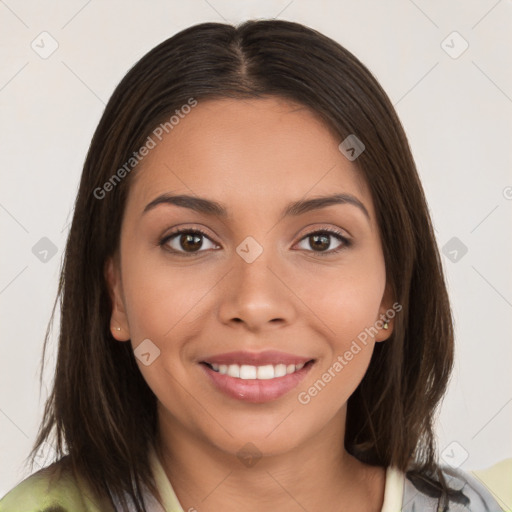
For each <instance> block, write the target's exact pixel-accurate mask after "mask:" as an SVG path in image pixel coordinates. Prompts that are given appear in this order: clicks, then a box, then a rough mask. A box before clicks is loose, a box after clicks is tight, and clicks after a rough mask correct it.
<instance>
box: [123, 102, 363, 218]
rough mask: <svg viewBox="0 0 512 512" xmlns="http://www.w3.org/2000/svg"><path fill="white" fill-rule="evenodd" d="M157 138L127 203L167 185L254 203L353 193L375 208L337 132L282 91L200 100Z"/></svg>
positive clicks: (148, 196) (139, 205)
mask: <svg viewBox="0 0 512 512" xmlns="http://www.w3.org/2000/svg"><path fill="white" fill-rule="evenodd" d="M153 139H155V137H154V136H153ZM155 142H156V146H155V147H154V148H153V149H152V150H151V151H150V152H149V154H148V155H147V156H146V157H145V158H144V160H143V161H142V162H141V163H140V164H139V166H138V168H137V172H136V174H135V175H134V176H133V178H134V180H133V182H132V184H131V187H130V194H129V204H132V205H133V204H136V205H137V208H138V209H140V208H144V206H145V205H146V204H147V203H148V202H150V201H151V200H152V199H154V197H156V196H157V195H159V194H162V193H166V192H182V193H188V194H192V195H194V194H195V195H198V196H202V197H205V196H206V197H211V198H215V199H216V200H217V201H219V202H222V203H224V204H227V205H230V204H231V205H233V206H234V205H235V204H238V205H239V206H240V207H242V206H243V205H248V204H252V205H253V206H254V208H256V209H258V205H259V207H260V208H262V207H263V205H266V206H267V208H268V205H269V204H272V205H273V204H277V202H279V203H281V202H287V201H289V200H297V199H300V198H303V197H304V196H307V195H312V196H315V195H323V194H329V193H331V194H332V193H334V192H349V193H352V194H354V195H357V196H358V197H359V198H360V199H361V200H364V202H365V203H366V205H367V208H368V209H369V210H370V211H371V210H372V205H371V197H370V194H369V190H368V188H367V185H366V182H365V180H364V178H363V176H362V175H361V171H359V170H358V169H357V167H356V166H355V165H354V164H353V163H352V162H350V161H349V160H347V159H346V158H345V156H344V155H343V154H342V153H341V152H340V151H339V149H338V145H339V143H340V142H341V140H339V137H338V136H337V135H336V134H335V133H334V131H333V130H332V129H331V128H330V127H329V126H328V125H327V124H326V123H324V122H323V121H322V120H321V119H320V117H319V116H318V115H317V114H316V113H315V112H312V111H311V110H310V109H308V108H307V107H305V106H303V105H300V104H297V103H293V102H290V101H288V100H285V99H282V98H276V97H267V98H264V99H248V100H243V99H228V98H226V99H215V100H206V101H199V102H198V104H197V106H195V107H194V108H193V109H191V110H190V112H189V113H188V114H186V115H184V114H182V117H181V118H180V119H179V122H178V123H177V124H174V125H173V127H172V129H171V130H169V133H168V134H165V132H164V135H163V136H161V140H160V141H159V140H158V139H155ZM228 207H229V206H228ZM372 217H373V215H372Z"/></svg>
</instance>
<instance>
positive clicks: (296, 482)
mask: <svg viewBox="0 0 512 512" xmlns="http://www.w3.org/2000/svg"><path fill="white" fill-rule="evenodd" d="M345 411H346V410H345V409H343V411H342V412H341V413H340V414H339V415H337V416H336V417H334V418H333V419H332V420H331V421H330V422H329V423H328V424H327V425H326V426H325V428H324V429H322V431H320V432H318V433H317V434H316V435H315V436H313V438H308V439H307V440H306V441H305V442H304V443H302V444H301V445H299V446H296V447H294V448H293V449H292V450H289V451H287V452H286V453H282V454H279V455H272V456H262V457H261V458H259V459H258V458H254V459H252V460H251V458H250V457H249V458H248V459H246V458H242V457H240V456H239V455H237V454H236V453H227V452H226V451H223V450H222V449H220V448H218V447H217V446H214V445H212V444H211V443H209V442H208V440H207V439H205V438H204V437H201V436H200V435H197V434H194V433H193V432H191V431H190V430H189V429H187V428H184V426H183V425H181V424H179V423H177V422H176V421H174V420H173V419H171V418H169V417H168V416H165V415H164V414H161V415H160V416H159V418H160V421H159V437H158V452H159V455H160V458H161V463H162V466H163V468H164V470H165V473H166V475H167V477H168V479H169V481H170V482H171V484H172V487H173V489H174V492H175V493H176V496H177V497H178V500H179V501H180V504H181V505H182V508H183V510H185V511H189V510H190V511H194V510H197V511H199V510H200V511H201V512H209V511H218V510H223V511H224V512H231V511H235V510H236V511H239V510H244V511H246V512H252V511H258V512H261V511H262V510H287V511H295V510H297V511H302V512H303V511H304V510H323V511H325V512H327V511H330V510H332V511H336V512H338V511H339V510H346V511H349V510H354V511H355V510H358V511H359V510H361V506H362V504H364V507H363V508H364V510H366V511H380V509H381V506H382V501H383V488H384V477H385V475H384V469H383V468H373V467H371V466H366V465H365V464H362V463H361V462H359V461H358V460H357V459H355V458H354V457H353V456H352V455H350V454H349V453H348V452H347V451H346V450H345V448H344V444H343V439H344V431H345V428H344V427H345ZM248 451H249V452H250V448H249V450H248Z"/></svg>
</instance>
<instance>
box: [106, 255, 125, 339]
mask: <svg viewBox="0 0 512 512" xmlns="http://www.w3.org/2000/svg"><path fill="white" fill-rule="evenodd" d="M105 281H106V283H107V288H108V292H109V295H110V301H111V305H112V313H111V317H110V332H111V334H112V337H113V338H114V339H116V340H117V341H128V340H129V339H130V330H129V327H128V320H127V318H126V312H125V308H124V297H123V287H122V282H121V276H120V269H119V264H118V261H117V258H116V257H115V256H113V257H110V258H109V259H108V260H107V262H106V263H105Z"/></svg>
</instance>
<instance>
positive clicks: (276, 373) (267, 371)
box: [210, 363, 304, 380]
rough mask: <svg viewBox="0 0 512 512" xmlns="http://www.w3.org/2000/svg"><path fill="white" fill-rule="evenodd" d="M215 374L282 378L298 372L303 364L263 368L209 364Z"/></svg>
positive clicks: (242, 377) (250, 377) (266, 366)
mask: <svg viewBox="0 0 512 512" xmlns="http://www.w3.org/2000/svg"><path fill="white" fill-rule="evenodd" d="M210 366H211V367H212V368H213V369H214V370H215V371H216V372H219V373H221V374H223V375H229V376H230V377H236V378H238V379H262V380H263V379H273V378H275V377H284V376H285V375H288V374H290V373H293V372H295V371H297V370H300V369H301V368H302V367H303V366H304V363H299V364H288V365H286V364H275V365H273V364H267V365H265V366H251V365H249V364H241V365H239V364H229V365H227V364H211V365H210Z"/></svg>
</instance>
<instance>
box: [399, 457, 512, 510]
mask: <svg viewBox="0 0 512 512" xmlns="http://www.w3.org/2000/svg"><path fill="white" fill-rule="evenodd" d="M496 466H501V469H502V471H501V472H500V476H501V477H502V482H503V483H505V482H506V485H505V487H503V489H511V488H512V459H510V462H507V461H503V462H502V463H499V464H497V465H496ZM493 468H494V466H493ZM440 469H441V472H442V475H443V477H444V479H445V481H446V483H447V485H448V487H449V488H450V489H451V492H450V493H449V494H448V495H443V493H442V492H441V491H440V490H439V486H438V485H435V483H433V482H432V481H431V480H428V479H424V478H422V477H419V476H418V475H411V474H409V473H408V474H407V476H406V479H405V485H404V500H403V504H404V508H403V511H404V512H409V511H411V512H412V511H415V510H422V511H423V510H424V511H428V510H432V511H434V510H435V511H437V510H438V509H439V510H445V511H450V512H451V511H465V512H484V511H485V512H503V511H506V512H510V511H512V503H511V502H510V501H509V499H507V496H505V495H504V494H503V495H502V498H503V499H500V498H499V497H498V495H497V494H496V492H495V490H496V489H498V487H496V486H495V485H494V481H491V479H490V478H488V479H487V480H484V479H482V478H480V476H479V474H480V472H472V471H465V470H462V469H460V468H452V467H449V466H443V467H441V468H440ZM499 489H502V488H501V487H500V488H499ZM508 494H510V491H508Z"/></svg>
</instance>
